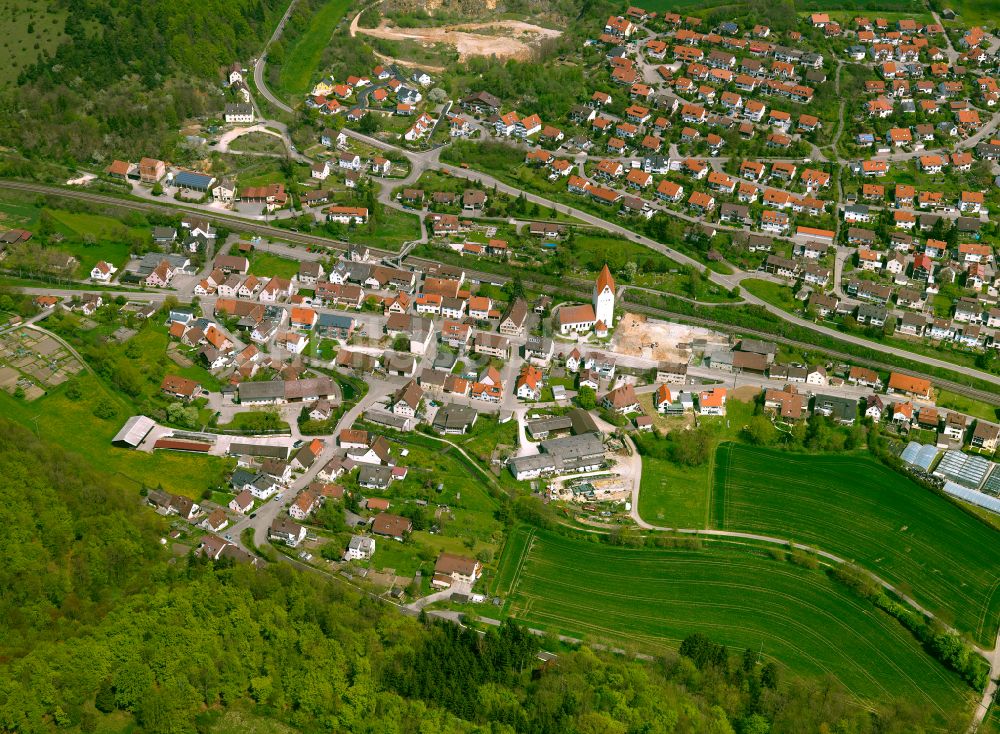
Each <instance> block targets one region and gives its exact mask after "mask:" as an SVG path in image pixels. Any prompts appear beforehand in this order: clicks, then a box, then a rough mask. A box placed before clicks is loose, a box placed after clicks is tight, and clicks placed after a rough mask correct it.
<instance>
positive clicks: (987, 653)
mask: <svg viewBox="0 0 1000 734" xmlns="http://www.w3.org/2000/svg"><path fill="white" fill-rule="evenodd" d="M633 446H634V444H633ZM634 480H635V481H634V482H633V485H632V510H631V511H630V512H629V515H630V516H631V518H632V520H633V521H634V522H635V524H636V525H638V526H639V527H640V528H642V529H643V530H656V531H662V532H672V533H683V534H685V535H702V536H706V537H713V538H735V539H738V540H753V541H756V542H758V543H769V544H772V545H780V546H783V547H785V548H789V549H794V550H800V551H804V552H806V553H811V554H813V555H816V556H818V557H820V558H822V559H824V560H826V561H829V562H830V563H833V564H837V565H838V566H848V565H852V564H851V561H849V560H847V559H846V558H841V557H840V556H838V555H835V554H833V553H828V552H827V551H825V550H821V549H819V548H815V547H813V546H811V545H805V544H803V543H796V542H794V541H791V540H788V539H787V538H779V537H776V536H774V535H760V534H758V533H744V532H740V531H738V530H715V529H712V528H670V527H666V526H663V525H653V524H651V523H648V522H646V521H645V520H643V519H642V516H641V515H640V514H639V489H640V484H641V480H642V471H641V467H640V470H639V471H638V472H636V473H635V474H634ZM860 570H861V571H862V572H863V573H865V574H867V575H868V577H869V578H871V579H872V580H873V581H875V582H876V583H877V584H878V585H879V586H881V587H882V588H883V589H885V590H887V591H890V592H892V593H893V594H895V595H896V596H897V597H899V598H900V599H902V600H903V601H904V602H905V603H906V604H908V605H910V606H911V607H912V608H913V609H915V610H917V611H918V612H920V613H921V614H923V615H925V616H926V617H927V618H928V619H933V620H936V621H937V622H938V623H939V624H941V625H942V626H943V627H944V628H945V629H947V630H948V631H949V632H951V633H953V634H956V635H957V634H960V633H959V632H958V630H956V629H955V628H954V627H952V626H951V625H949V624H945V623H944V622H943V621H942V620H940V619H939V618H938V617H937V616H935V614H934V613H933V612H931V611H930V610H928V609H926V608H925V607H923V606H922V605H921V604H920V603H919V602H917V601H916V600H915V599H913V598H912V597H910V596H909V595H907V594H905V593H904V592H903V591H901V590H900V589H899V588H897V587H896V586H893V585H892V584H890V583H889V582H888V581H886V580H885V579H883V578H881V577H880V576H877V575H876V574H874V573H872V572H871V571H868V570H866V569H860ZM972 647H973V649H975V651H976V652H978V653H979V654H980V655H982V656H983V657H985V658H986V659H987V660H989V661H990V662H991V664H993V665H1000V638H998V645H997V647H995V648H994V649H992V650H987V649H985V648H982V647H980V646H979V645H976V644H973V645H972Z"/></svg>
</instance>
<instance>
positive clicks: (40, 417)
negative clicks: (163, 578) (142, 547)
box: [0, 374, 231, 499]
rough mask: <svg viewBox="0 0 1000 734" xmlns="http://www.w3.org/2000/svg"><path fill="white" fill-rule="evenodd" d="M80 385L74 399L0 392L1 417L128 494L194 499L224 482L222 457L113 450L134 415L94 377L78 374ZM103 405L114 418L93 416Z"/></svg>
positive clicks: (61, 394)
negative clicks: (27, 398) (150, 491)
mask: <svg viewBox="0 0 1000 734" xmlns="http://www.w3.org/2000/svg"><path fill="white" fill-rule="evenodd" d="M79 387H80V392H81V397H80V398H78V399H75V400H74V399H72V398H70V397H69V396H68V395H67V391H66V385H62V386H60V387H58V388H56V389H55V390H53V391H52V392H50V393H49V394H47V395H45V396H44V397H41V398H39V399H38V400H35V401H32V402H30V403H26V402H24V401H23V400H18V399H16V398H13V397H11V396H10V395H9V394H8V393H6V392H4V391H0V414H3V415H4V416H6V417H7V418H10V419H11V420H14V421H17V422H18V423H20V424H22V425H24V426H25V427H27V428H29V429H31V430H33V431H35V432H36V433H37V434H38V435H39V436H44V437H45V438H46V439H47V440H50V441H53V442H54V443H56V444H58V445H59V446H61V447H62V448H64V449H66V450H67V451H70V452H72V453H74V454H77V455H79V456H81V457H82V458H83V459H84V460H85V461H87V462H88V463H90V464H92V465H93V466H94V467H95V468H96V469H98V470H100V471H101V472H103V473H104V475H105V476H107V477H108V478H109V481H112V482H115V483H116V484H119V485H120V486H122V487H125V488H126V489H129V490H133V491H138V490H139V489H140V488H141V487H142V486H146V487H148V488H156V487H162V488H163V489H165V490H167V491H169V492H174V493H176V494H182V495H185V496H187V497H191V498H194V499H197V498H199V497H201V494H202V492H203V491H204V490H205V489H208V488H214V487H217V486H220V485H222V484H223V483H224V479H225V472H226V470H227V469H228V468H229V466H230V463H231V462H230V461H229V460H227V459H223V458H221V457H216V456H194V455H192V454H181V453H173V452H169V451H157V452H155V453H145V452H142V451H133V450H131V449H121V448H117V447H114V446H112V445H111V439H112V438H114V435H115V434H116V433H118V430H119V429H120V428H121V427H122V425H123V424H124V423H125V421H126V419H128V418H129V417H130V416H131V415H133V411H132V410H131V409H130V406H129V405H128V404H126V403H125V401H124V400H121V399H120V398H119V397H118V396H116V395H115V394H114V393H112V392H111V391H110V390H108V389H107V388H106V387H105V386H104V385H103V384H102V383H101V382H100V381H99V380H98V379H97V378H96V377H94V376H92V375H89V374H84V375H83V376H81V377H80V378H79ZM105 401H108V402H110V403H112V404H113V405H114V406H115V408H116V410H117V413H116V414H115V415H114V417H112V418H107V419H103V418H98V417H96V416H95V415H94V411H95V409H97V407H98V406H99V405H100V404H101V403H102V402H105Z"/></svg>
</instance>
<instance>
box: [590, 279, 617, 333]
mask: <svg viewBox="0 0 1000 734" xmlns="http://www.w3.org/2000/svg"><path fill="white" fill-rule="evenodd" d="M593 303H594V318H595V319H596V320H597V323H596V324H595V325H594V329H595V331H598V332H600V331H607V330H609V329H610V328H611V327H612V326H613V323H612V322H613V321H614V318H615V279H614V278H612V277H611V271H610V270H608V266H607V263H605V265H604V268H603V269H602V270H601V273H600V275H598V276H597V281H596V282H595V283H594V295H593ZM602 326H603V327H604V328H603V329H602V328H601V327H602Z"/></svg>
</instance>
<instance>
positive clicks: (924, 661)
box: [501, 530, 973, 731]
mask: <svg viewBox="0 0 1000 734" xmlns="http://www.w3.org/2000/svg"><path fill="white" fill-rule="evenodd" d="M516 532H524V531H516ZM525 548H527V552H526V553H523V552H524V549H525ZM511 550H512V551H514V553H513V555H521V554H522V553H523V558H521V559H520V560H518V559H512V563H514V564H515V565H516V566H517V567H519V568H520V571H519V572H518V573H517V575H516V578H515V579H514V583H513V585H512V587H511V588H512V590H511V593H510V595H509V596H508V597H507V599H508V611H509V613H510V614H511V615H513V616H514V617H515V618H517V619H519V620H521V621H523V622H525V623H527V624H529V625H531V626H533V627H540V628H544V629H546V630H551V631H554V632H558V633H562V634H567V635H571V636H577V637H580V636H585V637H586V638H588V639H590V640H593V641H598V640H603V641H610V642H612V643H619V644H629V643H632V644H635V645H637V646H641V649H642V650H643V651H644V652H651V653H655V652H658V651H663V650H666V649H668V648H669V649H674V648H676V647H677V646H678V645H679V644H680V641H681V640H682V639H683V638H684V637H686V636H688V635H690V634H693V633H695V632H701V633H704V634H706V635H708V636H709V637H711V638H712V639H713V640H715V641H717V642H720V643H724V644H725V645H727V646H729V647H730V648H731V649H733V650H739V649H741V648H753V649H755V650H762V652H763V655H764V657H766V658H768V659H772V660H774V661H776V662H777V663H778V664H779V665H781V666H782V667H783V668H784V669H785V671H786V675H796V676H802V677H817V676H819V677H823V676H828V675H829V676H833V677H834V678H836V679H837V680H839V681H840V682H841V683H842V684H843V685H844V686H845V687H846V688H847V689H848V690H849V691H851V692H852V693H853V694H854V695H855V696H856V697H857V698H858V699H859V700H860V701H862V702H867V703H870V702H874V701H879V702H887V701H890V700H892V699H894V698H896V697H902V698H905V699H907V700H911V701H919V702H921V705H927V706H928V707H929V708H932V709H934V710H935V711H936V712H937V714H938V715H939V716H940V717H941V721H942V724H944V723H945V722H951V723H952V724H954V722H955V721H959V720H964V718H965V716H967V715H968V714H967V711H968V708H969V705H970V703H971V700H972V697H973V696H972V691H971V689H969V688H968V687H966V686H965V685H964V684H963V683H962V682H961V681H960V680H959V679H958V678H957V677H956V676H954V675H953V674H951V673H950V672H949V671H947V670H946V669H945V668H944V667H943V666H941V665H940V664H939V663H937V662H936V661H935V660H933V659H932V658H931V657H930V656H928V655H926V654H925V653H924V652H923V651H922V649H921V648H920V646H919V645H918V643H917V642H916V641H915V640H914V639H913V637H912V636H911V635H910V634H909V633H908V632H906V631H905V630H904V629H903V628H902V626H901V625H899V624H898V623H897V622H896V621H895V620H894V619H892V618H890V617H889V616H888V615H885V614H883V613H882V612H879V611H878V610H877V609H875V608H874V607H873V606H871V605H870V604H868V603H866V602H864V601H862V600H860V599H858V598H856V597H854V596H853V595H851V594H850V593H849V592H847V591H846V590H844V589H842V588H841V587H840V586H839V585H837V584H835V583H834V582H832V581H830V580H829V579H828V578H827V577H826V575H825V574H824V573H823V572H821V571H810V570H808V569H805V568H801V567H799V566H794V565H792V564H790V563H788V562H786V561H784V560H774V559H772V558H770V557H769V556H767V555H766V554H765V553H764V552H763V551H761V550H760V549H749V548H740V547H738V546H734V545H721V544H718V543H711V544H708V545H707V546H706V548H705V549H703V550H673V549H671V550H663V549H647V548H641V549H625V548H613V547H609V546H606V545H596V544H592V543H587V542H585V541H579V540H574V539H571V538H566V537H562V536H559V535H555V534H552V533H548V532H545V531H541V530H536V531H534V534H533V537H532V538H531V539H530V541H528V542H527V543H526V542H524V541H518V542H517V543H514V544H512V545H511ZM502 560H503V561H507V559H506V558H505V559H502ZM501 565H503V564H501ZM948 730H949V731H951V730H952V729H951V728H948Z"/></svg>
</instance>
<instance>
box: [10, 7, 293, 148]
mask: <svg viewBox="0 0 1000 734" xmlns="http://www.w3.org/2000/svg"><path fill="white" fill-rule="evenodd" d="M57 4H58V5H60V6H62V7H63V8H64V9H65V12H66V13H67V19H66V26H65V35H66V39H65V40H64V42H63V43H61V44H60V45H59V46H58V47H57V49H56V51H55V53H54V54H52V56H51V57H42V58H41V59H40V60H39V61H38V63H37V64H35V65H34V66H33V67H31V68H30V69H29V70H27V71H26V72H24V73H23V74H22V75H21V77H20V79H19V80H18V82H17V84H16V85H15V86H13V87H11V88H8V89H4V90H3V91H2V97H0V119H2V121H3V124H2V125H0V143H2V144H4V145H12V146H17V147H19V148H21V149H22V150H23V151H24V152H25V153H28V154H39V155H46V156H50V157H58V158H70V159H76V160H86V159H89V158H91V157H94V158H96V159H97V160H102V159H103V157H104V156H106V155H110V154H115V153H118V154H126V155H130V156H133V157H138V156H140V155H151V156H159V157H169V155H170V151H171V146H172V145H173V144H174V141H175V135H176V132H177V127H178V124H179V122H180V121H182V120H184V119H185V118H187V117H189V116H191V115H198V114H204V113H205V112H207V111H212V110H217V109H221V108H222V105H223V103H224V101H225V100H224V98H223V96H222V93H221V90H218V86H219V82H221V80H222V76H221V74H220V69H221V67H223V66H226V65H229V64H231V63H232V62H234V61H240V60H242V61H244V62H247V61H249V59H250V58H251V57H252V56H255V55H256V54H257V53H259V51H260V50H261V48H263V44H264V41H265V39H266V38H267V36H268V35H269V34H270V32H271V28H272V26H273V24H274V23H275V22H276V21H277V18H278V16H279V15H280V13H281V12H282V11H283V10H284V8H285V7H286V4H285V3H284V2H282V0H231V1H226V0H197V1H196V0H144V2H133V1H132V0H59V2H58V3H57ZM213 87H214V89H213ZM217 90H218V91H217Z"/></svg>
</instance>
